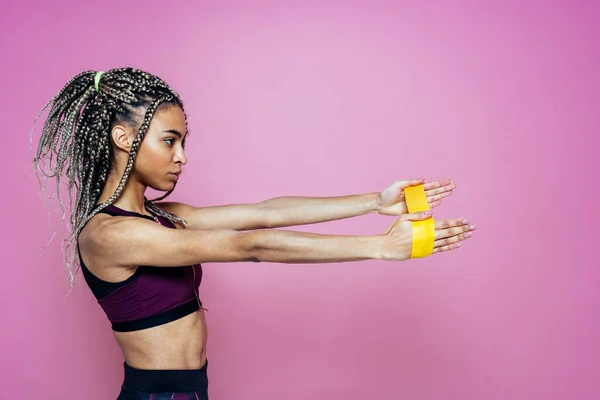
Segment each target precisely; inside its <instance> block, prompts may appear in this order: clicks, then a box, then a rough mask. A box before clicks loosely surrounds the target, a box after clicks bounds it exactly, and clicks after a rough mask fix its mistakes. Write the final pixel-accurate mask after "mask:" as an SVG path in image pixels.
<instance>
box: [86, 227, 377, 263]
mask: <svg viewBox="0 0 600 400" xmlns="http://www.w3.org/2000/svg"><path fill="white" fill-rule="evenodd" d="M80 246H82V248H84V249H85V251H86V253H89V254H91V255H92V256H93V257H94V259H95V260H97V262H98V263H99V264H100V265H102V264H111V265H115V264H116V265H119V266H124V267H131V266H135V265H153V266H157V267H172V266H180V265H190V264H196V263H206V262H239V261H267V262H280V263H325V262H344V261H358V260H367V259H375V258H379V257H380V247H381V237H378V236H335V235H320V234H312V233H303V232H293V231H277V230H255V231H248V232H238V231H235V230H229V229H214V230H194V229H170V228H166V227H163V226H161V225H158V224H156V223H154V222H151V221H147V220H143V219H140V218H118V219H117V218H115V219H112V218H111V219H107V220H106V221H103V222H102V223H100V224H99V225H98V226H97V227H96V228H95V229H94V230H93V231H91V232H86V231H84V232H82V235H81V236H80Z"/></svg>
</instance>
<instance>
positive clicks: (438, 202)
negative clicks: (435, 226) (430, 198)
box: [429, 200, 442, 208]
mask: <svg viewBox="0 0 600 400" xmlns="http://www.w3.org/2000/svg"><path fill="white" fill-rule="evenodd" d="M440 204H442V201H441V200H438V201H434V202H433V203H429V207H431V208H433V207H437V206H439V205H440Z"/></svg>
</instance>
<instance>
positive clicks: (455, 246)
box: [433, 243, 460, 254]
mask: <svg viewBox="0 0 600 400" xmlns="http://www.w3.org/2000/svg"><path fill="white" fill-rule="evenodd" d="M458 248H460V243H456V244H451V245H449V246H441V247H436V248H434V249H433V254H435V253H441V252H442V251H450V250H456V249H458Z"/></svg>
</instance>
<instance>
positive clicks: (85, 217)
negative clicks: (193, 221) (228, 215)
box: [32, 68, 187, 285]
mask: <svg viewBox="0 0 600 400" xmlns="http://www.w3.org/2000/svg"><path fill="white" fill-rule="evenodd" d="M95 76H96V71H86V72H83V73H81V74H79V75H77V76H75V77H74V78H72V79H71V80H70V81H69V82H67V84H66V85H65V86H64V87H63V88H62V89H61V90H60V91H59V92H58V94H56V95H55V96H54V97H53V98H52V99H51V100H50V101H49V102H48V104H46V105H45V106H44V108H42V110H41V111H40V113H39V114H38V115H37V117H36V118H35V121H34V126H35V122H37V120H38V119H39V117H40V115H42V113H43V112H44V111H45V110H46V109H47V108H49V111H48V117H47V119H46V121H45V123H44V127H43V130H42V135H41V137H40V140H39V144H38V149H37V154H36V155H35V157H34V159H33V164H34V167H35V170H36V175H37V177H38V180H39V181H40V183H42V180H45V178H55V179H56V196H57V200H58V203H59V205H60V209H61V211H62V217H61V220H60V223H59V225H60V224H62V222H63V221H64V219H65V208H64V206H63V202H62V199H61V196H60V188H61V183H62V184H66V187H67V191H68V194H69V207H70V212H71V215H70V220H69V223H68V228H69V235H68V237H67V238H66V239H65V240H64V242H63V245H64V248H63V252H64V256H65V261H66V264H67V269H68V273H69V282H70V283H71V285H73V279H74V271H75V266H76V265H79V262H78V257H77V256H76V255H77V237H78V236H79V233H80V232H81V230H82V229H83V227H84V226H85V224H86V223H87V222H88V221H89V220H90V219H91V218H92V217H93V216H94V215H96V214H97V213H98V212H99V211H100V210H102V209H103V208H105V207H107V206H109V205H111V204H113V203H114V202H115V201H116V200H117V199H118V198H119V196H120V195H121V193H122V191H123V188H124V187H125V184H126V182H127V179H128V177H129V174H130V172H131V170H132V169H133V165H134V161H135V158H136V155H137V152H138V149H139V146H140V144H141V143H142V140H143V139H144V136H145V135H146V132H147V131H148V128H149V126H150V122H151V121H152V117H153V116H154V114H155V112H156V111H157V110H159V109H161V108H164V107H171V106H177V107H180V108H181V109H182V110H183V103H182V101H181V99H180V97H179V95H178V94H177V93H176V92H174V91H173V90H171V88H169V86H168V85H167V84H166V83H165V82H164V81H163V80H161V79H160V78H158V77H156V76H154V75H152V74H150V73H147V72H144V71H141V70H138V69H134V68H118V69H112V70H109V71H107V72H106V73H104V74H103V75H102V76H101V80H100V82H99V84H98V86H97V88H98V90H96V85H95V82H94V80H95ZM184 116H185V112H184ZM185 121H186V128H187V116H185ZM116 124H125V125H127V126H129V127H132V128H138V133H137V136H136V138H135V140H134V141H133V143H132V146H131V151H130V153H129V159H128V161H127V165H126V167H125V172H124V173H123V176H122V177H121V181H120V183H119V186H118V187H117V189H116V191H115V192H114V193H113V194H112V195H111V196H110V198H109V199H108V200H106V201H105V202H103V203H102V204H98V205H97V204H96V203H97V202H98V199H99V198H100V194H101V193H102V190H103V189H104V185H105V183H106V179H107V177H108V175H109V171H110V170H111V168H112V163H113V158H114V154H113V143H112V139H111V130H112V128H113V127H114V126H115V125H116ZM32 132H33V128H32ZM64 180H66V182H64ZM43 187H44V188H45V187H46V185H45V182H44V185H43ZM172 192H173V189H171V190H170V191H168V192H167V193H165V194H164V195H163V196H161V197H159V198H156V199H153V200H148V199H145V207H146V208H147V209H149V210H151V211H153V212H154V213H156V214H158V215H161V216H163V217H165V218H167V219H169V220H170V221H172V222H173V223H180V224H182V225H183V226H184V227H187V222H186V221H185V220H184V219H183V218H181V217H179V216H177V215H175V214H172V213H170V212H167V211H164V210H162V209H160V208H158V207H157V206H156V205H155V204H154V202H155V201H159V200H162V199H164V198H166V197H167V196H169V195H170V194H171V193H172ZM55 233H56V232H55ZM52 237H54V234H53V235H52ZM50 240H52V239H50Z"/></svg>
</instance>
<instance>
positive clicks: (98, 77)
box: [94, 71, 104, 93]
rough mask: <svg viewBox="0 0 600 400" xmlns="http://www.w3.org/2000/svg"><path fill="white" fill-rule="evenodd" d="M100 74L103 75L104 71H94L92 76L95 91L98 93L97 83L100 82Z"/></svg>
mask: <svg viewBox="0 0 600 400" xmlns="http://www.w3.org/2000/svg"><path fill="white" fill-rule="evenodd" d="M102 75H104V72H102V71H98V72H96V77H95V78H94V87H95V88H96V93H100V88H99V87H98V85H99V84H100V78H102Z"/></svg>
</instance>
